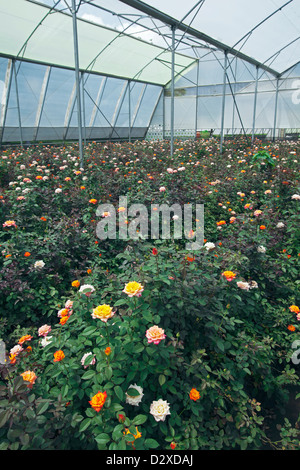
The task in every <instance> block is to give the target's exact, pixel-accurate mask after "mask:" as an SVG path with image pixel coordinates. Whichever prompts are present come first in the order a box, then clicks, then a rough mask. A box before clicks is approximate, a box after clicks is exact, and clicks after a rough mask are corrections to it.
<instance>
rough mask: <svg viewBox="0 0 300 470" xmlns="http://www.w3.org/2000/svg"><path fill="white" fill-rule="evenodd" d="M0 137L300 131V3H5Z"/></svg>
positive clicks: (21, 140) (0, 2) (15, 140)
mask: <svg viewBox="0 0 300 470" xmlns="http://www.w3.org/2000/svg"><path fill="white" fill-rule="evenodd" d="M0 12H1V20H2V21H1V23H2V25H1V30H0V96H1V115H0V142H1V145H7V144H10V145H11V144H21V145H25V144H31V143H36V142H41V141H42V142H47V143H49V142H65V141H68V140H75V141H76V140H78V141H79V144H80V149H81V155H82V146H83V144H84V142H86V141H89V140H129V141H131V140H133V139H170V142H171V151H172V145H173V141H174V139H175V138H181V139H186V138H197V137H205V136H207V135H208V136H210V135H215V136H217V137H218V138H219V139H220V149H221V151H222V143H223V140H224V139H225V138H234V137H235V136H237V135H238V136H240V135H244V136H246V137H247V138H248V139H249V141H252V142H253V139H254V138H255V137H256V136H257V137H260V138H263V139H273V140H274V139H279V138H285V139H293V138H298V136H299V129H300V111H299V110H300V65H299V39H300V32H299V25H300V0H289V1H279V0H276V1H275V0H265V1H264V2H259V1H258V0H253V1H252V2H246V1H245V0H239V1H238V0H228V1H226V2H224V1H222V0H210V1H208V0H206V1H205V0H200V1H197V2H195V0H186V1H185V2H178V1H175V2H174V1H171V0H170V1H169V0H168V1H167V0H165V1H164V2H159V1H158V0H154V1H151V2H141V1H139V0H111V1H110V2H106V1H105V0H79V1H78V0H76V1H75V0H56V1H54V0H44V1H40V2H37V1H35V0H11V1H10V2H7V1H6V0H0Z"/></svg>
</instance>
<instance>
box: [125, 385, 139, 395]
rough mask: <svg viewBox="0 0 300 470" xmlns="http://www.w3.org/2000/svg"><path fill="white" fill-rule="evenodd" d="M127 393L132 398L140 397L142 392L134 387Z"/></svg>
mask: <svg viewBox="0 0 300 470" xmlns="http://www.w3.org/2000/svg"><path fill="white" fill-rule="evenodd" d="M126 393H127V395H129V396H130V397H138V396H139V395H140V392H139V391H138V390H137V389H136V388H134V387H129V389H128V390H127V392H126Z"/></svg>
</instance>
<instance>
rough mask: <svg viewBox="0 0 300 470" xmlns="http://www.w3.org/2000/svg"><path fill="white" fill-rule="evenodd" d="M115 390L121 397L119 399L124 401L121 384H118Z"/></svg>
mask: <svg viewBox="0 0 300 470" xmlns="http://www.w3.org/2000/svg"><path fill="white" fill-rule="evenodd" d="M114 391H115V394H116V395H117V397H118V398H119V400H121V401H123V400H124V392H123V390H122V389H121V387H120V386H119V385H117V386H116V387H115V388H114Z"/></svg>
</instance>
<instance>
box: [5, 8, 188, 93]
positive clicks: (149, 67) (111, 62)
mask: <svg viewBox="0 0 300 470" xmlns="http://www.w3.org/2000/svg"><path fill="white" fill-rule="evenodd" d="M0 14H1V29H0V54H1V55H5V56H9V57H14V58H19V59H23V60H29V61H32V62H35V63H43V64H47V65H54V66H59V67H65V68H74V67H75V64H74V43H73V32H72V27H73V25H72V15H71V14H70V13H67V12H66V11H61V10H57V9H53V8H50V7H49V6H47V5H43V4H41V3H37V2H33V1H27V0H11V1H9V2H7V0H0ZM77 29H78V47H79V67H80V69H81V70H84V71H87V72H93V73H99V74H104V75H109V76H115V77H122V78H126V79H130V80H136V81H142V82H147V83H153V84H157V85H165V84H166V83H167V82H169V81H170V74H171V56H172V54H171V52H170V50H168V49H166V48H162V47H160V46H157V45H153V44H151V43H148V42H146V41H143V40H141V39H138V38H135V37H131V36H130V35H127V34H125V33H123V32H120V31H118V30H116V29H112V28H107V27H104V26H101V25H99V24H95V23H92V22H90V21H87V20H85V19H83V18H78V20H77ZM195 60H196V59H195V57H190V56H186V55H184V54H178V53H177V54H176V58H175V76H176V75H177V74H180V73H182V72H183V71H185V70H187V69H188V68H189V67H191V66H192V65H193V64H195Z"/></svg>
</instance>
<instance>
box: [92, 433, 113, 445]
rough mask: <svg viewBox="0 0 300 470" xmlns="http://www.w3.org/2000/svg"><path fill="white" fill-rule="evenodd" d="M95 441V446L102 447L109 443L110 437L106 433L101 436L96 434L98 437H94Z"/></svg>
mask: <svg viewBox="0 0 300 470" xmlns="http://www.w3.org/2000/svg"><path fill="white" fill-rule="evenodd" d="M95 441H96V442H97V444H101V445H104V444H106V443H107V442H109V441H110V437H109V435H108V434H106V433H101V434H98V436H96V437H95Z"/></svg>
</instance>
